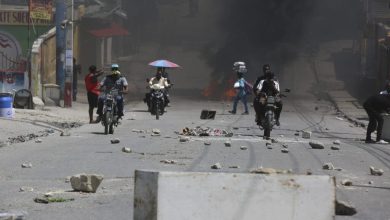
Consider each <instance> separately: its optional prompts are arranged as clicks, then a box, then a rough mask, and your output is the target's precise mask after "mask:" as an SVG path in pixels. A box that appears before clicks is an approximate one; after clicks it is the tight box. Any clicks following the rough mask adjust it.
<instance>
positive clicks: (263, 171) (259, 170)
mask: <svg viewBox="0 0 390 220" xmlns="http://www.w3.org/2000/svg"><path fill="white" fill-rule="evenodd" d="M250 172H251V173H257V174H289V173H292V171H291V170H281V169H274V168H263V167H260V168H257V169H255V170H251V171H250Z"/></svg>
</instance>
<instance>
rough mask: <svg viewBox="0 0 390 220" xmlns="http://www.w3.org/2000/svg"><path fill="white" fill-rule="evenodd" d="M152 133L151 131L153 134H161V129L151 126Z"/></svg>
mask: <svg viewBox="0 0 390 220" xmlns="http://www.w3.org/2000/svg"><path fill="white" fill-rule="evenodd" d="M152 133H153V134H161V131H160V129H157V128H153V129H152Z"/></svg>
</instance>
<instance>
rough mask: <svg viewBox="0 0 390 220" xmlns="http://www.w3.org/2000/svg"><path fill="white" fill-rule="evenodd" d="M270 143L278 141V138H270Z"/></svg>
mask: <svg viewBox="0 0 390 220" xmlns="http://www.w3.org/2000/svg"><path fill="white" fill-rule="evenodd" d="M271 143H274V144H276V143H279V141H278V139H275V138H271Z"/></svg>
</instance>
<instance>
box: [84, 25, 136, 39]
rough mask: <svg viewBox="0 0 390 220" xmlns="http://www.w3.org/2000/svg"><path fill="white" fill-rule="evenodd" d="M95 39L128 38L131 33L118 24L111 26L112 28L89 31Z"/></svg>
mask: <svg viewBox="0 0 390 220" xmlns="http://www.w3.org/2000/svg"><path fill="white" fill-rule="evenodd" d="M88 32H89V33H90V34H92V35H93V36H95V37H114V36H126V35H129V32H128V31H127V30H126V29H124V28H123V27H122V26H120V25H118V24H115V23H113V24H111V26H110V27H106V28H102V29H96V30H90V31H88Z"/></svg>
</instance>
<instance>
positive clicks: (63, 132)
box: [60, 129, 70, 137]
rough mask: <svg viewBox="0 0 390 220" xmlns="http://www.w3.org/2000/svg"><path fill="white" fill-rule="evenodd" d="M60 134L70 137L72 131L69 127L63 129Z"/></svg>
mask: <svg viewBox="0 0 390 220" xmlns="http://www.w3.org/2000/svg"><path fill="white" fill-rule="evenodd" d="M60 136H62V137H69V136H70V131H69V130H68V129H65V130H63V131H61V134H60Z"/></svg>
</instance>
